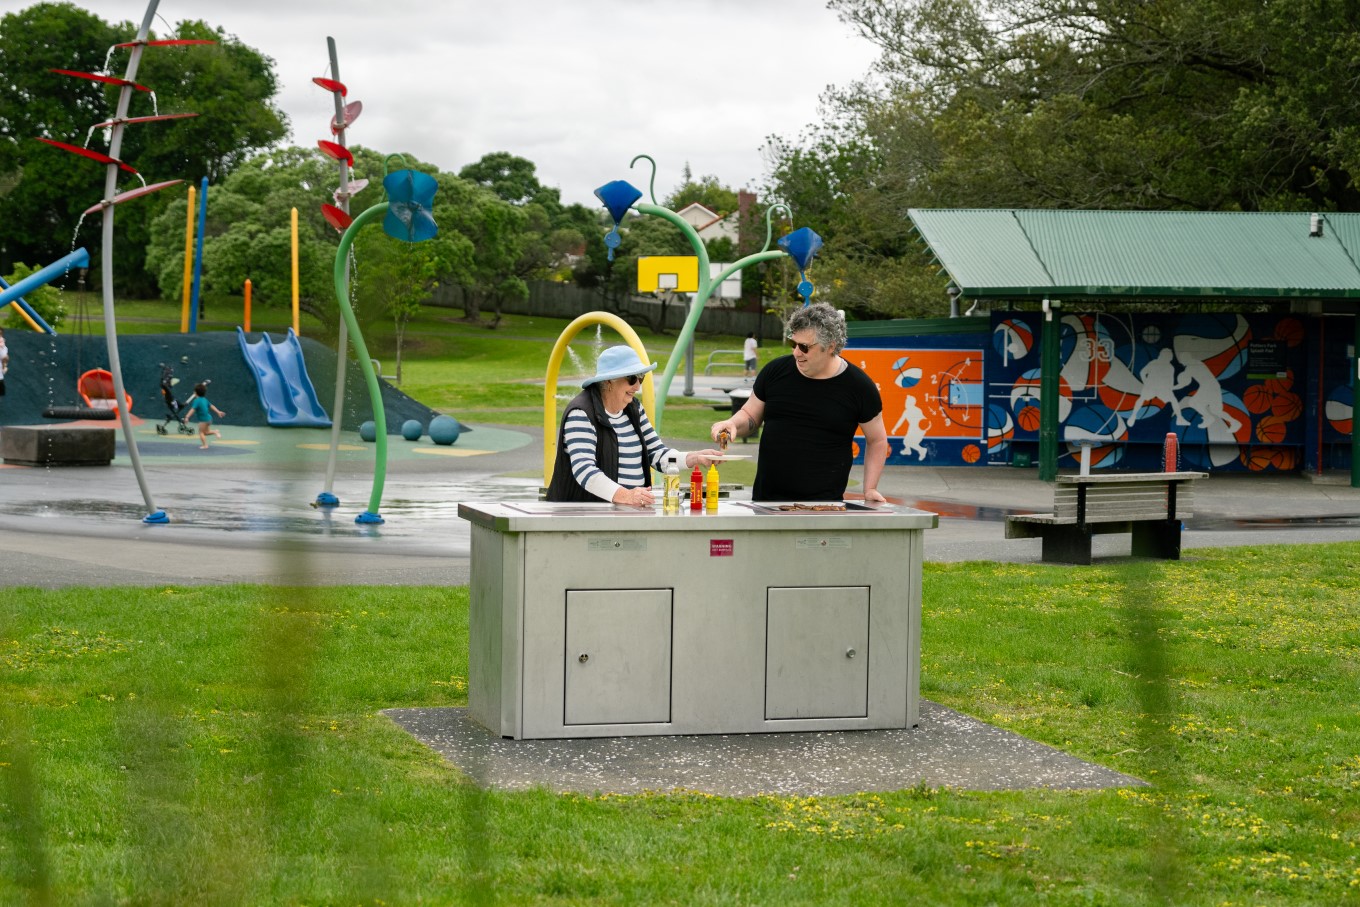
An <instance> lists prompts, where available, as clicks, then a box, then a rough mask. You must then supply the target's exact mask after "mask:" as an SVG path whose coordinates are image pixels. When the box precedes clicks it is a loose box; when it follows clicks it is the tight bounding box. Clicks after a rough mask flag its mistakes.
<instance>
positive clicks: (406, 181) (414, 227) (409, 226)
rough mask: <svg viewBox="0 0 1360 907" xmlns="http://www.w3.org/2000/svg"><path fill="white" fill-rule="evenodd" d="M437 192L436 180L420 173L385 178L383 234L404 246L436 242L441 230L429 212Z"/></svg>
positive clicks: (411, 172) (394, 174) (397, 172)
mask: <svg viewBox="0 0 1360 907" xmlns="http://www.w3.org/2000/svg"><path fill="white" fill-rule="evenodd" d="M438 188H439V184H438V183H437V182H435V179H434V177H432V176H430V175H429V174H428V173H421V172H420V171H419V170H397V171H396V172H394V173H389V174H388V175H387V176H385V177H383V189H384V190H385V191H386V192H387V216H386V217H384V218H383V232H384V233H386V234H387V235H388V236H390V237H392V238H393V239H400V240H402V241H403V242H423V241H425V240H427V239H434V238H435V236H436V235H437V234H438V233H439V227H438V226H436V225H435V222H434V216H433V215H431V214H430V210H431V209H432V208H433V207H434V193H435V190H436V189H438Z"/></svg>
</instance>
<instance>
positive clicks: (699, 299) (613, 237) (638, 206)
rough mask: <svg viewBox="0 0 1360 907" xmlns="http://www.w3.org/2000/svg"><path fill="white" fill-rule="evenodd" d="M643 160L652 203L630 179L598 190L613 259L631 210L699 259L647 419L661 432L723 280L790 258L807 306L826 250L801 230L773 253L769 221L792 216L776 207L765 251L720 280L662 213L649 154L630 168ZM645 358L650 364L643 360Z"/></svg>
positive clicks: (696, 245)
mask: <svg viewBox="0 0 1360 907" xmlns="http://www.w3.org/2000/svg"><path fill="white" fill-rule="evenodd" d="M640 160H646V161H647V162H648V163H650V164H651V165H652V179H651V183H650V184H649V191H650V195H651V199H652V201H651V203H650V204H649V203H647V202H640V201H638V200H639V199H640V198H642V191H641V190H640V189H638V188H636V187H635V186H633V185H632V184H630V183H628V182H627V181H626V180H614V181H613V182H610V183H606V184H605V185H603V186H601V187H600V188H598V189H596V190H595V197H596V198H598V199H599V200H600V202H601V203H602V204H603V205H604V206H605V208H606V209H607V210H608V211H609V215H610V216H611V217H612V218H613V219H614V228H613V229H611V230H610V231H609V233H608V234H606V235H605V245H606V246H607V247H608V248H609V260H610V261H613V260H614V250H615V249H616V248H618V246H619V244H620V243H621V242H622V239H621V237H620V236H619V227H620V225H621V224H622V222H623V218H624V216H625V215H626V214H627V213H628V211H629V210H630V209H632V210H635V211H637V212H638V213H639V214H646V215H651V216H653V217H660V218H662V219H663V220H666V221H669V222H670V223H672V224H674V225H675V226H676V227H678V228H679V229H680V232H681V233H683V234H684V236H685V239H686V240H688V241H689V244H690V247H691V248H692V249H693V250H694V255H695V257H696V258H698V260H699V290H698V292H697V293H695V294H694V300H693V301H692V302H691V303H690V309H689V314H688V315H687V316H686V318H685V323H684V326H683V327H681V329H680V334H679V336H677V337H676V340H675V347H674V348H673V349H672V351H671V355H670V356H669V357H667V359H666V367H665V368H664V369H663V370H662V374H661V380H660V388H661V394H660V396H658V397H657V399H656V411H655V412H649V414H648V415H649V418H650V419H651V421H652V425H653V426H654V427H655V428H656V430H657V431H658V432H659V431H661V427H662V421H663V419H664V417H665V410H666V397H667V395H668V394H669V393H670V388H671V381H672V379H674V377H675V373H676V371H677V370H678V369H679V367H680V360H681V359H682V358H683V355H684V352H685V350H686V349H688V347H689V345H690V344H691V343H692V342H693V340H694V330H695V328H696V327H698V325H699V317H700V316H701V315H702V314H703V311H704V306H705V305H707V304H708V299H709V297H710V296H712V295H713V292H714V291H715V290H716V289H717V288H718V287H720V286H722V282H723V281H724V280H726V279H727V278H729V277H731V276H732V275H733V274H736V273H738V272H739V271H742V270H744V269H745V268H748V267H750V266H751V265H754V264H758V263H760V262H763V261H774V260H776V259H779V258H783V257H784V256H785V255H788V256H789V257H790V258H792V259H793V260H794V261H795V262H796V263H797V265H798V271H799V278H800V281H799V284H798V292H799V295H801V296H802V297H803V304H804V305H807V304H808V303H809V302H810V301H811V297H812V293H813V285H812V282H811V281H809V280H808V279H807V275H806V271H807V270H808V268H809V266H810V265H811V263H812V259H813V258H814V257H815V256H816V254H817V251H818V250H819V249H820V248H821V246H822V238H821V237H820V236H818V235H817V234H816V233H815V232H813V231H812V230H811V229H810V228H808V227H803V228H801V229H799V230H795V231H793V232H792V233H790V234H789V235H787V236H784V237H781V239H780V241H779V246H780V249H779V250H778V251H774V250H771V249H770V239H771V237H772V234H773V224H772V222H771V219H772V217H773V215H774V212H775V211H777V210H782V211H783V212H784V214H785V216H787V217H788V218H789V219H790V220H792V219H793V212H792V210H791V209H790V208H789V207H788V206H787V205H785V204H783V203H782V202H781V203H776V204H774V205H771V206H770V207H769V208H767V209H766V211H765V245H764V246H763V247H762V248H761V250H760V251H759V252H755V253H753V254H751V255H747V256H745V257H744V258H741V259H739V260H737V261H735V262H733V263H732V264H730V265H728V266H727V267H726V268H725V269H723V270H722V271H721V272H720V273H718V274H716V275H713V274H710V273H709V272H710V268H709V258H708V248H707V247H706V246H705V245H704V241H703V240H702V239H700V238H699V234H698V232H697V231H696V230H695V229H694V227H693V225H691V224H690V223H689V222H688V221H686V220H685V219H684V218H682V217H681V216H680V215H679V214H677V213H675V212H674V211H672V210H670V209H669V208H664V207H662V206H661V205H658V204H657V203H656V161H654V160H652V158H650V157H648V156H647V155H645V154H639V155H637V156H636V157H634V158H633V160H632V161H631V162H630V163H629V165H628V166H629V167H632V166H633V165H634V164H636V163H637V162H638V161H640ZM643 358H644V360H645V359H646V357H645V356H644V357H643Z"/></svg>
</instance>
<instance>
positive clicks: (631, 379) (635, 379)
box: [623, 375, 642, 384]
mask: <svg viewBox="0 0 1360 907" xmlns="http://www.w3.org/2000/svg"><path fill="white" fill-rule="evenodd" d="M623 380H624V381H627V382H628V383H629V384H641V383H642V376H641V375H624V376H623Z"/></svg>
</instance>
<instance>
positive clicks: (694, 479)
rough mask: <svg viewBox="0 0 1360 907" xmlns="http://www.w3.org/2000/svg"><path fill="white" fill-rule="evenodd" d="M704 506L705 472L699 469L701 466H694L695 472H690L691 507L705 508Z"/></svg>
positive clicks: (693, 508) (692, 508) (695, 508)
mask: <svg viewBox="0 0 1360 907" xmlns="http://www.w3.org/2000/svg"><path fill="white" fill-rule="evenodd" d="M703 508H704V474H703V473H702V472H700V471H699V467H697V466H696V467H694V472H692V473H690V474H689V509H690V510H703Z"/></svg>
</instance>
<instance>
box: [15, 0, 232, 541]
mask: <svg viewBox="0 0 1360 907" xmlns="http://www.w3.org/2000/svg"><path fill="white" fill-rule="evenodd" d="M158 5H159V0H150V2H149V3H148V4H147V8H146V14H145V15H144V16H143V17H142V24H141V26H140V27H139V28H138V29H137V37H136V39H135V40H133V41H131V42H129V43H128V44H126V45H120V46H126V47H128V48H130V50H129V53H128V63H127V68H126V70H125V71H124V75H123V77H122V78H121V79H119V78H114V77H111V76H104V75H98V74H95V73H84V72H74V71H71V70H54V72H56V73H58V74H60V75H65V76H70V77H73V78H80V79H89V80H92V81H96V82H101V83H104V84H109V85H116V86H118V103H117V107H116V109H115V113H114V116H113V118H112V119H109V120H107V121H105V122H104V123H100V124H98V125H99V126H101V127H107V128H108V130H109V150H108V153H107V154H103V153H101V152H98V151H93V150H91V149H88V148H80V147H77V146H75V145H68V144H66V143H64V142H57V141H54V140H52V139H44V138H40V139H38V141H41V142H46V143H47V144H49V145H53V146H55V147H58V148H61V149H62V150H65V151H69V152H71V153H73V154H77V155H80V156H81V157H87V158H90V159H91V160H94V161H98V162H99V163H102V164H104V197H103V199H102V200H101V201H100V202H99V203H98V204H97V205H94V206H92V207H91V208H89V209H88V210H87V211H86V213H87V214H88V213H92V212H94V211H101V212H102V217H103V223H102V227H103V230H102V246H101V248H102V254H101V262H100V265H101V276H102V281H101V283H102V286H103V294H104V336H105V339H106V341H107V345H108V354H109V368H108V371H109V374H110V378H111V380H112V382H113V392H114V393H113V399H115V400H122V399H125V398H126V397H127V392H126V390H125V389H124V387H123V369H122V363H121V360H120V358H119V352H118V325H117V321H116V319H115V317H114V308H113V213H114V206H116V205H117V204H119V203H120V202H123V201H128V200H130V199H133V198H138V197H140V196H143V195H147V194H149V193H151V192H156V191H158V190H160V189H164V188H166V187H168V186H173V185H176V184H177V183H179V182H180V181H179V180H168V181H165V182H161V183H154V184H152V185H146V183H145V181H143V185H142V186H141V187H140V188H138V189H133V190H131V191H128V192H125V193H121V194H120V193H119V192H118V175H119V173H120V172H128V173H132V174H133V175H137V171H136V169H135V168H134V167H132V166H131V165H130V164H128V163H126V162H125V161H121V160H119V159H118V155H119V153H120V152H121V150H122V146H123V131H124V127H126V126H127V125H128V124H132V123H139V124H140V123H152V122H157V121H160V120H168V119H180V118H183V117H186V116H196V114H184V113H179V114H157V115H155V116H143V117H131V118H130V117H128V108H129V106H130V104H131V102H132V92H133V91H134V90H137V91H150V89H148V88H147V87H146V86H144V85H139V84H137V82H136V81H135V79H136V78H137V69H138V67H139V66H140V65H141V61H142V52H143V51H144V50H145V49H146V47H147V46H149V45H150V44H151V43H153V42H149V41H148V40H147V36H148V35H149V34H150V32H151V23H152V21H153V20H154V19H155V16H156V7H157V6H158ZM154 43H155V44H156V45H157V46H166V45H174V44H187V43H193V44H203V43H215V42H211V41H208V42H205V41H201V40H194V41H188V40H169V41H156V42H154ZM138 178H139V179H140V176H139V177H138ZM118 416H119V421H120V423H121V426H122V429H123V439H124V441H125V443H126V445H127V452H128V458H129V459H130V460H131V462H132V469H133V472H134V473H135V474H136V476H137V484H138V486H139V487H140V489H141V492H142V499H143V501H144V502H145V504H146V508H147V510H148V511H149V512H148V513H147V515H146V516H145V517H143V518H142V521H143V522H145V523H167V522H169V520H170V518H169V517H168V516H167V515H166V513H165V511H163V510H161V509H159V508H157V507H156V503H155V500H154V499H153V498H152V495H151V488H150V486H149V485H148V484H147V481H146V475H145V473H144V471H143V470H142V462H141V456H140V454H139V453H138V450H137V439H136V437H135V436H134V435H133V432H132V413H131V412H130V407H128V406H123V407H119V408H118Z"/></svg>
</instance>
